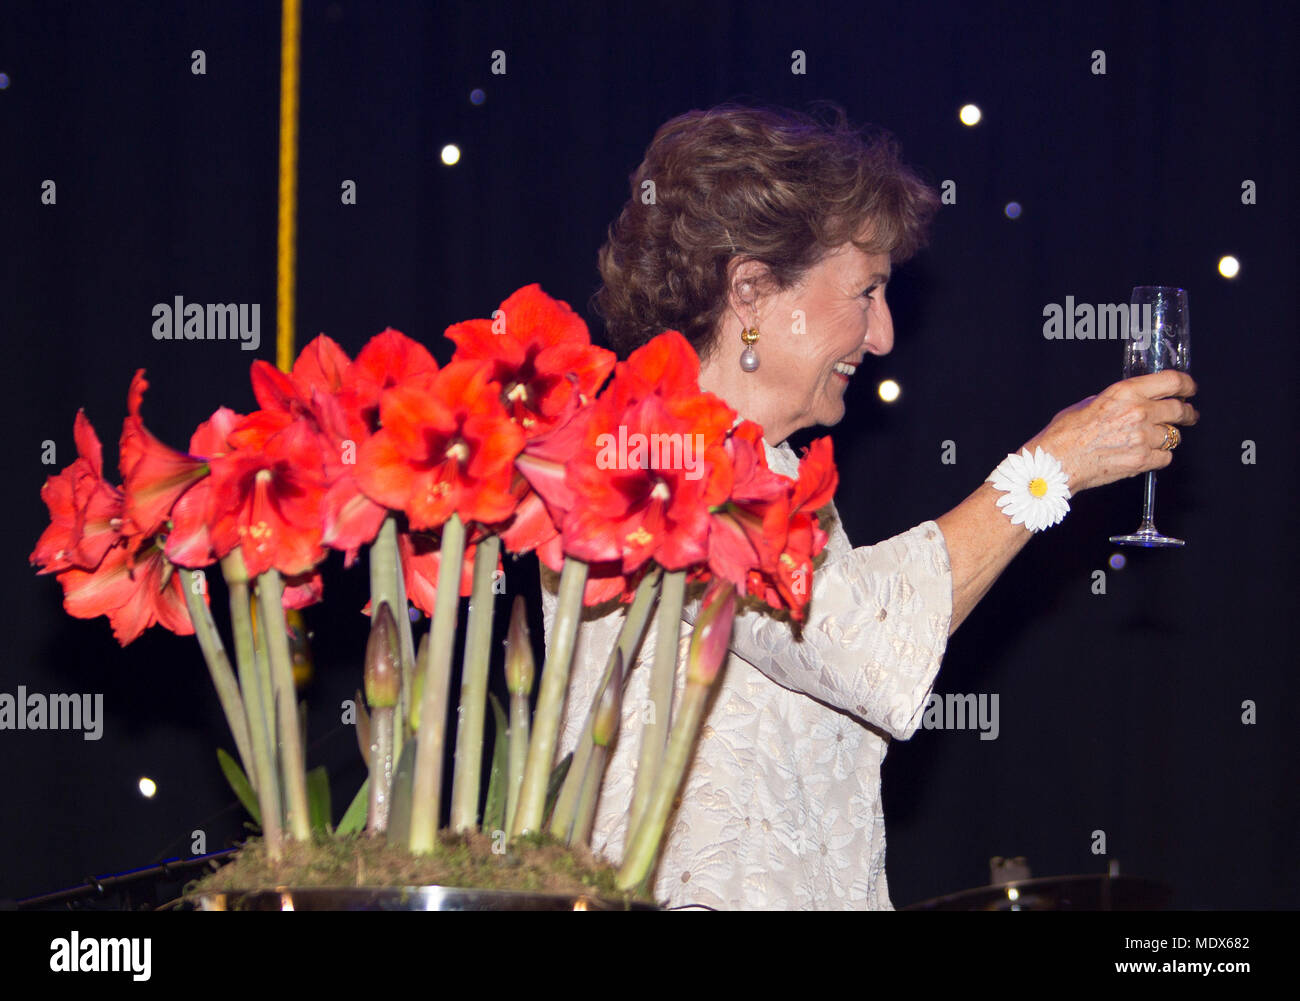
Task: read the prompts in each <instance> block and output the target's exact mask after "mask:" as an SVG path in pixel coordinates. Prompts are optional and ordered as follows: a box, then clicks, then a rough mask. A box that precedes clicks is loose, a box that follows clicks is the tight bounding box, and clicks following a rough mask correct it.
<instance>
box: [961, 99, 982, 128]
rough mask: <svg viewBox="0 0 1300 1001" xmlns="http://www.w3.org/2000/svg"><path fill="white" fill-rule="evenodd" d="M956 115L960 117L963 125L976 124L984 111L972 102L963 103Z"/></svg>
mask: <svg viewBox="0 0 1300 1001" xmlns="http://www.w3.org/2000/svg"><path fill="white" fill-rule="evenodd" d="M957 117H958V118H960V119H961V123H962V124H963V125H978V124H979V122H980V119H981V118H983V117H984V113H983V112H982V111H980V109H979V108H978V107H977V106H975V105H974V104H963V105H962V108H961V111H959V112H957Z"/></svg>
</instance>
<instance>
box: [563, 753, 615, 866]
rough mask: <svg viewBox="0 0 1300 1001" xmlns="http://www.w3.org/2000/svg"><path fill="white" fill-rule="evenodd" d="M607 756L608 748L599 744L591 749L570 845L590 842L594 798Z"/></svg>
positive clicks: (603, 772) (594, 809) (569, 840)
mask: <svg viewBox="0 0 1300 1001" xmlns="http://www.w3.org/2000/svg"><path fill="white" fill-rule="evenodd" d="M608 754H609V748H607V747H602V746H601V745H600V744H596V745H594V746H593V747H592V749H591V760H590V761H589V762H588V763H587V774H586V775H585V776H583V780H582V794H581V795H580V796H579V797H578V809H577V812H576V814H575V815H574V819H573V832H572V834H571V835H570V836H569V838H568V842H569V844H571V845H584V846H585V845H588V844H590V842H591V828H592V825H593V824H594V823H595V820H596V797H597V796H598V795H599V794H600V783H601V779H602V778H604V776H605V758H606V756H607V755H608Z"/></svg>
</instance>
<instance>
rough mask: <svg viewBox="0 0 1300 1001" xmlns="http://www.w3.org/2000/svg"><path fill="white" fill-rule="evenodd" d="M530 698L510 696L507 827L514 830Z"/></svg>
mask: <svg viewBox="0 0 1300 1001" xmlns="http://www.w3.org/2000/svg"><path fill="white" fill-rule="evenodd" d="M528 716H529V706H528V696H527V695H521V694H519V693H516V692H512V693H511V694H510V759H509V764H508V769H507V771H506V778H507V783H506V826H505V830H507V831H509V830H512V829H513V828H514V821H515V811H516V810H518V809H519V790H520V788H521V787H522V786H523V782H524V766H525V764H526V763H527V761H528V732H529V719H528Z"/></svg>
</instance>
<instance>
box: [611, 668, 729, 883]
mask: <svg viewBox="0 0 1300 1001" xmlns="http://www.w3.org/2000/svg"><path fill="white" fill-rule="evenodd" d="M709 688H710V686H709V685H701V684H696V683H694V682H687V684H686V691H685V693H684V695H683V697H682V704H681V711H680V712H679V713H678V716H677V720H676V723H675V725H674V726H673V729H672V735H671V736H670V737H669V738H668V748H667V751H666V752H665V754H664V759H663V762H662V764H661V766H660V770H659V778H658V781H657V782H656V783H655V788H654V792H653V794H652V795H651V796H650V800H649V802H648V803H647V804H646V810H645V816H644V817H643V818H642V820H641V823H640V824H639V825H638V826H637V828H636V830H635V832H633V833H631V834H630V835H629V841H628V846H627V850H626V851H625V852H624V854H623V868H622V869H620V870H619V873H618V882H617V886H618V888H619V889H620V890H629V889H631V888H632V887H635V886H639V885H640V884H641V883H643V882H644V881H645V880H646V879H647V878H648V877H649V875H650V871H651V870H652V869H653V868H654V864H655V860H656V859H657V858H658V856H659V842H660V841H661V840H662V838H663V831H664V825H665V824H666V823H667V822H668V814H669V813H670V812H671V811H672V806H673V799H674V797H675V796H676V795H677V789H678V787H679V786H680V785H681V781H682V776H683V775H684V774H685V773H686V766H687V764H688V763H689V762H690V757H691V749H692V748H693V747H694V746H695V735H696V733H698V732H699V729H700V723H701V721H702V720H703V719H704V704H705V701H706V700H707V699H708V697H709Z"/></svg>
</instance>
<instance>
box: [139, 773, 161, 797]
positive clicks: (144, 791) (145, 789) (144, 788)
mask: <svg viewBox="0 0 1300 1001" xmlns="http://www.w3.org/2000/svg"><path fill="white" fill-rule="evenodd" d="M157 792H158V785H157V783H156V782H154V780H153V779H151V778H142V779H141V780H140V795H141V796H143V797H144V798H145V799H153V797H154V794H155V793H157Z"/></svg>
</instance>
